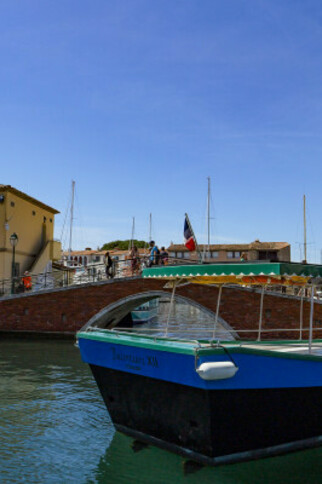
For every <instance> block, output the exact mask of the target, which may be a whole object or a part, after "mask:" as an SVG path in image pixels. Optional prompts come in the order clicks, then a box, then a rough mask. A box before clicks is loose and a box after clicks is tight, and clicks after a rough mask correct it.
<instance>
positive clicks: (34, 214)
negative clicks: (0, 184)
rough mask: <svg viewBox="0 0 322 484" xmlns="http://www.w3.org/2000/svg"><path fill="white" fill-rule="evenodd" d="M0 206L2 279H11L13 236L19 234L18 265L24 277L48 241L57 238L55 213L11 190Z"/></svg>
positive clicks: (4, 192) (0, 262)
mask: <svg viewBox="0 0 322 484" xmlns="http://www.w3.org/2000/svg"><path fill="white" fill-rule="evenodd" d="M1 193H2V194H4V196H5V200H4V202H3V203H2V204H1V205H0V213H1V218H0V222H1V225H0V279H2V278H10V277H11V268H12V246H11V244H10V236H11V234H13V233H14V232H15V233H16V234H17V235H18V238H19V240H18V244H17V246H16V262H17V263H19V264H20V274H23V272H24V271H25V270H27V269H29V268H30V266H31V265H32V263H33V261H34V259H35V258H36V256H37V254H38V253H39V251H40V250H41V248H42V247H43V245H44V244H45V243H46V241H48V240H53V238H54V214H53V213H52V212H50V211H48V210H46V209H45V208H42V207H40V206H38V205H36V204H33V203H32V202H30V201H28V200H24V199H23V198H21V197H20V196H18V195H16V194H15V193H11V192H10V191H3V192H1Z"/></svg>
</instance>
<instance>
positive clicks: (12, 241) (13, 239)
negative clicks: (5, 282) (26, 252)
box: [10, 232, 18, 294]
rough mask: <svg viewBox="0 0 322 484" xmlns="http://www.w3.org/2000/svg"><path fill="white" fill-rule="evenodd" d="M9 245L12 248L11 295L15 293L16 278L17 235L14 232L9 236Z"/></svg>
mask: <svg viewBox="0 0 322 484" xmlns="http://www.w3.org/2000/svg"><path fill="white" fill-rule="evenodd" d="M10 244H11V246H12V268H11V294H14V293H15V277H16V261H15V256H16V245H17V244H18V235H17V234H16V233H15V232H14V233H13V234H12V235H10Z"/></svg>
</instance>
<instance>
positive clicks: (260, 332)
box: [257, 285, 265, 341]
mask: <svg viewBox="0 0 322 484" xmlns="http://www.w3.org/2000/svg"><path fill="white" fill-rule="evenodd" d="M264 292H265V286H264V285H263V286H262V292H261V302H260V310H259V323H258V338H257V341H260V340H261V336H262V322H263V306H264Z"/></svg>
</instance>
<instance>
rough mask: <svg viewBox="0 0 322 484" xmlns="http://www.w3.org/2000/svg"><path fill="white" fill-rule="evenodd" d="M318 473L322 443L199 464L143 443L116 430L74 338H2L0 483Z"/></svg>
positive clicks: (305, 478) (243, 479) (315, 479)
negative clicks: (263, 455) (233, 461)
mask: <svg viewBox="0 0 322 484" xmlns="http://www.w3.org/2000/svg"><path fill="white" fill-rule="evenodd" d="M303 418H305V416H303ZM294 424H296V422H294ZM321 476H322V448H319V449H314V450H310V451H303V452H297V453H294V454H289V455H287V456H283V457H275V458H272V459H263V460H260V461H253V462H247V463H243V464H235V465H230V466H221V467H217V468H206V467H204V468H201V469H198V468H196V467H195V466H190V465H189V463H186V461H185V459H183V458H181V457H179V456H177V455H174V454H171V453H169V452H166V451H163V450H160V449H157V448H155V447H153V446H149V447H146V448H142V449H138V448H137V446H135V445H134V443H133V440H132V439H130V438H128V437H125V436H123V435H121V434H119V433H115V432H114V429H113V425H112V423H111V421H110V419H109V416H108V413H107V411H106V409H105V406H104V404H103V402H102V400H101V397H100V394H99V392H98V390H97V388H96V384H95V382H94V381H93V379H92V376H91V374H90V371H89V369H88V368H87V366H86V365H85V364H83V363H82V362H81V360H80V356H79V352H78V349H77V348H75V347H74V346H73V343H72V342H48V341H46V342H42V341H37V342H30V341H10V340H3V341H0V482H1V483H4V484H7V483H8V484H11V483H28V484H33V483H35V484H36V483H53V484H54V483H55V484H58V483H77V484H78V483H79V484H81V483H112V482H116V483H117V482H120V483H132V482H133V483H149V484H150V483H177V482H178V483H181V482H182V483H223V484H232V483H240V484H241V483H261V484H266V483H301V484H303V483H320V482H322V477H321Z"/></svg>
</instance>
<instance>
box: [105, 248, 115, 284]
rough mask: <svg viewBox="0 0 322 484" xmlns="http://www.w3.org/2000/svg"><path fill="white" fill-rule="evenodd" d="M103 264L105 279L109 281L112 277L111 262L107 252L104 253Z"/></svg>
mask: <svg viewBox="0 0 322 484" xmlns="http://www.w3.org/2000/svg"><path fill="white" fill-rule="evenodd" d="M104 264H105V273H106V277H107V279H111V278H112V277H113V261H112V258H111V256H110V253H109V252H106V254H105V255H104Z"/></svg>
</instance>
